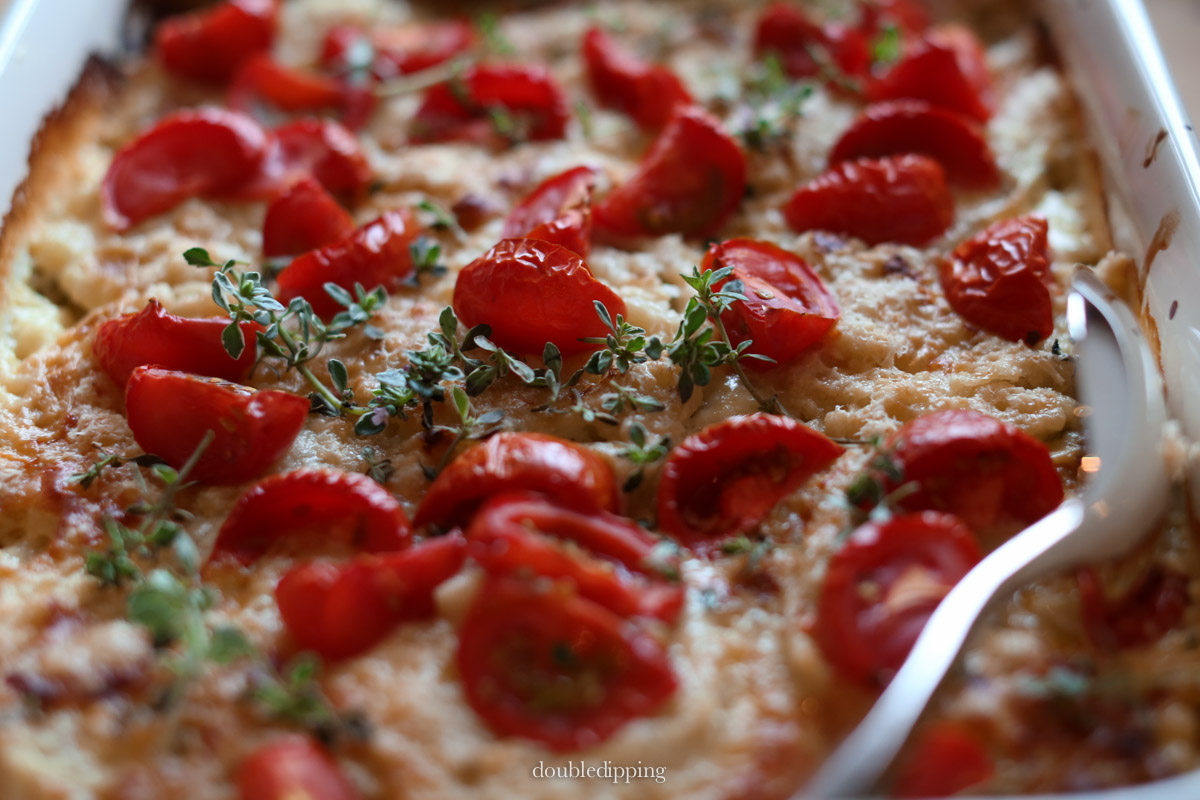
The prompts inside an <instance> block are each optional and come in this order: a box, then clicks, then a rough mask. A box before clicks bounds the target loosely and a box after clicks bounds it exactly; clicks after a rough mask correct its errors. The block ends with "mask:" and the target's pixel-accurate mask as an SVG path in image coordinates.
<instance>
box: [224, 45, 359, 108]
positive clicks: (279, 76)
mask: <svg viewBox="0 0 1200 800" xmlns="http://www.w3.org/2000/svg"><path fill="white" fill-rule="evenodd" d="M344 94H345V93H344V91H343V87H342V84H341V83H339V82H338V81H337V80H335V79H333V78H330V77H328V76H326V75H321V74H319V73H316V72H308V71H305V70H300V69H295V68H293V67H285V66H284V65H283V64H280V63H279V62H277V61H276V60H275V59H273V58H271V57H270V56H268V55H260V56H255V57H254V58H251V59H249V60H248V61H246V63H245V64H243V65H242V67H241V69H239V70H238V73H237V75H236V76H235V77H234V80H233V86H232V87H231V88H230V92H229V106H230V108H236V109H237V110H239V111H249V110H250V109H251V108H253V106H254V104H255V102H256V101H258V100H265V101H267V102H269V103H270V104H271V105H273V106H275V107H276V108H278V109H279V110H281V111H320V110H321V109H331V108H332V109H336V108H340V107H341V105H342V102H343V99H344Z"/></svg>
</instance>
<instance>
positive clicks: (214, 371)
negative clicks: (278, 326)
mask: <svg viewBox="0 0 1200 800" xmlns="http://www.w3.org/2000/svg"><path fill="white" fill-rule="evenodd" d="M228 325H229V319H228V317H205V318H202V319H190V318H187V317H177V316H175V315H174V314H168V313H167V312H166V310H165V309H164V308H163V307H162V305H161V304H160V303H159V302H158V301H157V300H153V299H152V300H150V302H148V303H147V304H146V307H145V308H143V309H142V310H141V311H139V312H137V313H136V314H122V315H121V316H119V317H117V318H115V319H110V320H108V321H107V322H105V323H104V324H102V325H101V326H100V328H99V329H98V330H97V331H96V339H95V341H94V342H93V343H92V352H93V353H95V355H96V360H97V361H99V362H100V366H101V367H103V368H104V371H105V372H107V373H108V374H109V377H111V378H112V379H113V380H114V381H116V382H117V383H119V384H121V385H122V386H124V385H125V382H126V381H127V380H129V376H130V375H131V374H132V373H133V371H134V369H136V368H137V367H140V366H142V365H143V364H156V365H158V366H160V367H165V368H167V369H174V370H179V371H181V372H193V373H195V374H197V375H204V376H206V377H210V378H223V379H225V380H227V381H239V380H242V379H244V378H245V377H246V376H247V375H248V374H250V370H251V368H252V367H253V366H254V358H255V355H256V353H257V348H256V347H255V344H254V338H255V333H256V332H257V331H260V330H262V326H260V325H258V324H257V323H254V322H243V323H241V324H240V325H239V327H240V328H241V329H242V339H243V341H244V342H245V343H246V349H245V350H243V351H242V355H241V356H240V357H239V358H232V357H230V355H229V353H227V352H225V346H224V345H222V344H221V334H222V332H224V330H225V328H226V327H228Z"/></svg>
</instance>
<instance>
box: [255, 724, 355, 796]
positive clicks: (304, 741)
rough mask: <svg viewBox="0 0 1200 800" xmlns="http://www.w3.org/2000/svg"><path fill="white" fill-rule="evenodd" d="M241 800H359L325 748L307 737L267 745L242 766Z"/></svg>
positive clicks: (260, 748)
mask: <svg viewBox="0 0 1200 800" xmlns="http://www.w3.org/2000/svg"><path fill="white" fill-rule="evenodd" d="M237 787H238V798H239V800H299V798H304V800H359V797H360V795H359V793H358V792H357V791H356V790H355V789H354V786H353V785H351V783H350V781H349V780H348V779H347V778H346V776H345V775H343V774H342V770H341V768H339V767H338V765H337V762H336V761H334V760H333V756H331V755H330V754H329V751H327V750H326V749H325V748H323V747H321V746H320V745H318V744H317V743H316V742H314V741H313V740H312V739H309V738H307V737H304V736H287V737H285V738H282V739H276V740H275V741H273V742H271V743H269V744H265V745H263V746H262V747H259V748H258V749H257V750H255V751H254V752H253V753H251V754H250V755H249V756H248V757H247V758H246V759H245V760H244V761H242V763H241V764H240V765H239V766H238V771H237Z"/></svg>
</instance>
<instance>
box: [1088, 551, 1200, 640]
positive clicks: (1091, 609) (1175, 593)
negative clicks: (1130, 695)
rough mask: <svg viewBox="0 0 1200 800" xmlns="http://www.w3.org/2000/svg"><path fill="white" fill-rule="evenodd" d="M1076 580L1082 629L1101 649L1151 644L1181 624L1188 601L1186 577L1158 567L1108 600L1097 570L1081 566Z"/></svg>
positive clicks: (1148, 571)
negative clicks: (1117, 595)
mask: <svg viewBox="0 0 1200 800" xmlns="http://www.w3.org/2000/svg"><path fill="white" fill-rule="evenodd" d="M1075 578H1076V582H1077V584H1078V586H1079V605H1080V610H1081V611H1082V614H1083V629H1084V630H1085V631H1086V632H1087V635H1088V638H1089V639H1091V641H1092V644H1093V645H1095V646H1096V647H1097V648H1099V649H1101V650H1108V651H1115V650H1121V649H1125V648H1131V647H1142V646H1145V645H1149V644H1154V643H1155V642H1157V641H1158V640H1159V639H1161V638H1162V637H1163V636H1164V635H1165V634H1166V633H1167V631H1169V630H1171V629H1172V628H1174V627H1175V626H1176V625H1178V624H1179V623H1180V621H1181V620H1182V619H1183V615H1184V612H1186V611H1187V607H1188V603H1189V601H1190V598H1189V595H1188V579H1187V576H1185V575H1181V574H1179V573H1178V572H1173V571H1168V570H1166V569H1163V568H1162V567H1158V566H1155V567H1152V568H1151V569H1149V570H1147V571H1146V572H1145V573H1144V574H1143V575H1142V576H1141V578H1140V579H1139V580H1138V581H1137V582H1136V583H1134V584H1133V585H1132V586H1131V587H1129V589H1127V590H1126V591H1125V593H1124V594H1123V595H1121V596H1120V597H1118V598H1116V599H1111V600H1110V599H1109V598H1108V597H1107V596H1106V594H1105V592H1104V584H1103V583H1102V582H1101V580H1100V576H1099V574H1097V572H1096V570H1094V569H1092V568H1091V567H1083V568H1081V569H1079V570H1078V571H1077V572H1076V573H1075Z"/></svg>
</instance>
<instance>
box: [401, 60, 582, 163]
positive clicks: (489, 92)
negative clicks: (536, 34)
mask: <svg viewBox="0 0 1200 800" xmlns="http://www.w3.org/2000/svg"><path fill="white" fill-rule="evenodd" d="M569 118H570V111H569V105H568V102H567V95H566V93H565V92H564V91H563V89H562V87H561V86H559V85H558V83H557V82H556V81H555V80H554V78H553V77H552V76H551V75H550V73H549V72H548V71H546V70H545V69H543V68H541V67H533V66H517V65H507V66H475V67H470V68H468V69H466V70H465V71H464V72H463V73H462V75H461V76H459V77H458V78H455V79H454V80H453V81H451V82H450V83H443V84H438V85H437V86H434V87H433V88H432V89H430V90H429V91H428V92H427V93H426V94H425V100H424V101H423V102H422V103H421V107H420V108H418V109H417V113H416V116H415V117H414V118H413V126H412V130H411V133H410V138H411V139H412V141H413V142H415V143H418V144H423V143H428V142H474V143H477V144H490V143H492V144H494V143H498V144H511V143H512V142H514V141H521V140H528V141H533V142H537V141H543V140H546V139H561V138H562V137H563V135H564V134H565V133H566V130H567V120H568V119H569Z"/></svg>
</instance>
